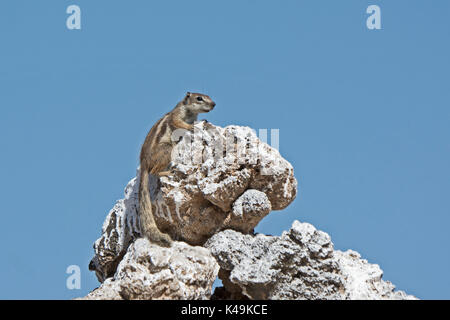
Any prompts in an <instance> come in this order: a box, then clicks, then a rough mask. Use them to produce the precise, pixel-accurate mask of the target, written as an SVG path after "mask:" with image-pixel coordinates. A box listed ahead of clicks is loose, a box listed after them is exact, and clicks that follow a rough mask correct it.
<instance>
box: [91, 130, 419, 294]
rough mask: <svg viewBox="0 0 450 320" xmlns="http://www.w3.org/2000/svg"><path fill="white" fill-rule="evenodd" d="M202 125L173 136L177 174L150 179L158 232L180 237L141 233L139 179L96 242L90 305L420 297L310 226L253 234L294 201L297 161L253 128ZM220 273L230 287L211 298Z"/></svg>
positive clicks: (131, 184) (128, 188) (112, 212)
mask: <svg viewBox="0 0 450 320" xmlns="http://www.w3.org/2000/svg"><path fill="white" fill-rule="evenodd" d="M195 128H196V130H194V131H193V132H184V133H183V134H182V135H180V137H176V139H177V141H179V142H178V143H177V145H176V146H175V148H174V151H173V153H172V163H171V165H172V168H171V172H172V174H171V175H169V176H167V177H162V178H156V177H153V176H152V177H151V178H150V181H149V183H150V193H151V198H152V206H153V212H154V215H155V220H156V223H157V225H158V228H159V229H160V230H161V231H163V232H166V233H168V234H170V235H171V237H172V239H174V240H176V241H175V242H174V244H173V245H172V247H170V248H163V247H159V246H157V245H155V244H151V243H150V242H149V241H148V240H146V239H143V238H141V237H140V236H141V234H140V226H139V219H138V215H137V212H138V211H137V210H138V196H137V191H138V190H137V189H138V186H139V183H140V182H139V180H138V179H137V178H134V179H132V180H131V181H130V182H129V183H128V185H127V187H126V188H125V198H124V199H122V200H119V201H118V202H117V203H116V205H115V206H114V207H113V209H112V210H111V211H110V212H109V214H108V215H107V217H106V220H105V222H104V224H103V228H102V234H101V237H100V238H99V239H97V241H95V243H94V257H93V259H92V260H91V263H90V265H89V269H90V270H93V271H95V272H96V275H97V278H98V280H99V281H100V282H101V283H102V284H101V286H100V287H99V288H97V289H95V290H94V291H92V292H91V293H90V294H89V295H88V296H86V297H85V298H84V299H188V300H189V299H209V298H212V299H412V298H414V297H412V296H408V295H406V294H405V293H403V292H401V291H395V290H394V289H395V287H394V286H393V285H392V284H391V283H389V282H386V281H383V280H382V279H381V277H382V271H381V269H380V268H379V267H378V266H377V265H372V264H369V263H368V262H367V261H366V260H362V259H360V256H359V254H358V253H356V252H354V251H347V252H341V251H335V250H334V248H333V243H332V242H331V239H330V237H329V236H328V234H326V233H325V232H322V231H318V230H316V229H315V228H314V227H313V226H312V225H310V224H308V223H300V222H298V221H295V222H294V223H293V225H292V228H291V229H290V230H289V231H286V232H284V233H283V234H282V235H281V236H267V235H263V234H256V235H255V234H254V231H253V229H254V228H255V227H256V225H257V224H258V223H259V221H261V219H263V218H264V217H265V216H266V215H267V214H269V212H270V211H271V210H281V209H283V208H285V207H286V206H288V205H289V204H290V203H291V202H292V201H293V200H294V199H295V197H296V194H297V181H296V179H295V177H294V171H293V168H292V166H291V164H290V163H289V162H287V161H286V160H285V159H283V158H282V157H281V156H280V154H279V153H278V151H277V150H275V149H273V148H271V147H270V146H269V145H267V144H266V143H264V142H262V141H261V140H259V139H258V137H257V136H256V134H255V132H254V131H253V130H251V129H250V128H247V127H238V126H228V127H226V128H220V127H216V126H213V125H211V124H209V123H206V122H200V123H197V124H196V125H195ZM137 176H139V174H138V175H137ZM217 276H218V277H219V278H220V279H221V280H222V284H223V286H222V287H218V288H216V289H215V292H214V294H213V295H212V296H211V292H212V286H213V282H214V280H215V279H216V277H217Z"/></svg>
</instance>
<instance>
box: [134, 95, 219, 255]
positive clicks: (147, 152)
mask: <svg viewBox="0 0 450 320" xmlns="http://www.w3.org/2000/svg"><path fill="white" fill-rule="evenodd" d="M215 105H216V104H215V102H214V101H212V100H211V98H210V97H209V96H207V95H204V94H200V93H190V92H188V93H187V94H186V96H185V97H184V99H183V100H182V101H181V102H179V103H178V104H177V105H176V107H175V108H174V109H173V110H172V111H170V112H169V113H167V114H166V115H165V116H164V117H162V118H161V119H159V121H158V122H156V124H155V125H154V126H153V127H152V128H151V129H150V132H149V133H148V135H147V137H146V138H145V141H144V144H143V145H142V149H141V155H140V162H141V169H140V184H139V219H140V224H141V233H142V235H143V236H144V237H146V238H147V239H149V240H150V241H151V242H154V243H157V244H159V245H162V246H166V247H167V246H170V245H171V243H172V239H171V238H170V236H169V235H168V234H166V233H162V232H161V231H160V230H159V229H158V227H157V226H156V224H155V219H154V217H153V212H152V204H151V200H150V192H149V189H148V178H149V173H151V174H155V175H158V176H164V175H167V174H169V172H170V171H168V170H169V164H170V161H171V153H172V148H173V146H174V144H175V143H176V142H174V141H172V133H173V132H174V131H175V130H176V129H186V130H191V129H193V127H194V122H195V121H197V116H198V114H199V113H204V112H209V111H211V110H212V109H213V108H214V106H215Z"/></svg>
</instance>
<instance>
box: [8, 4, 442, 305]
mask: <svg viewBox="0 0 450 320" xmlns="http://www.w3.org/2000/svg"><path fill="white" fill-rule="evenodd" d="M71 4H77V5H79V6H80V7H81V11H82V29H81V30H72V31H71V30H68V29H67V28H66V18H67V17H68V15H67V14H66V8H67V7H68V6H69V5H71ZM371 4H377V5H379V6H380V7H381V13H382V30H374V31H370V30H368V29H367V28H366V18H367V17H368V15H367V14H366V8H367V6H368V5H371ZM449 12H450V2H449V1H448V0H434V1H426V0H421V1H411V0H396V1H386V0H384V1H381V0H371V1H364V0H341V1H336V0H329V1H319V0H308V1H299V0H295V1H294V0H292V1H274V0H271V1H261V0H258V1H256V0H254V1H248V0H246V1H244V0H239V1H209V0H205V1H196V0H194V1H144V0H140V1H138V0H136V1H125V0H122V1H106V0H96V1H88V0H71V1H66V0H52V1H50V0H45V1H34V0H29V1H23V0H14V1H13V0H3V1H1V3H0V58H1V59H0V106H1V116H0V150H1V153H2V157H1V159H0V161H1V162H0V164H1V165H0V180H1V183H0V197H1V203H2V205H1V211H2V212H1V219H2V222H1V224H0V228H1V229H0V249H1V258H0V259H1V263H0V283H1V285H0V298H12V299H16V298H25V299H29V298H32V299H35V298H40V299H48V298H56V299H67V298H73V297H77V296H82V295H85V294H86V293H87V292H89V291H90V290H92V289H93V288H95V287H96V286H97V285H98V282H97V280H96V278H95V275H94V274H93V273H91V272H89V271H88V269H87V266H88V263H89V260H90V259H91V257H92V255H93V250H92V244H93V242H94V241H95V239H97V238H98V237H99V235H100V231H101V226H102V223H103V220H104V218H105V216H106V214H107V213H108V211H109V210H110V209H111V208H112V206H113V205H114V203H115V201H116V200H117V199H120V198H122V197H123V189H124V187H125V185H126V183H127V182H128V181H129V180H130V179H131V178H132V177H133V176H134V174H135V169H136V167H137V165H138V154H139V149H140V145H141V143H142V142H143V140H144V138H145V135H146V133H147V131H148V130H149V129H150V127H151V126H152V125H153V123H154V122H155V121H156V120H157V119H158V118H159V117H160V116H161V115H163V114H164V113H165V112H167V111H168V110H169V109H171V108H172V107H173V106H174V105H175V104H176V103H177V102H178V101H179V100H180V99H181V98H182V97H183V95H184V93H185V92H186V91H188V90H189V91H194V92H195V91H200V92H205V93H207V94H209V95H211V97H213V98H214V99H215V100H216V102H217V107H216V109H215V110H214V111H213V112H211V113H210V114H208V115H207V116H206V118H207V119H208V120H210V121H211V122H213V123H215V124H217V125H221V126H226V125H229V124H238V125H246V126H250V127H252V128H255V129H259V128H268V129H271V128H273V129H280V152H281V154H282V155H283V156H284V157H285V158H286V159H288V160H289V161H290V162H291V163H292V164H293V166H294V169H295V174H296V177H297V179H298V180H299V186H300V192H299V195H298V197H297V199H296V200H295V201H294V203H292V205H291V206H289V207H288V208H287V209H286V210H284V211H279V212H273V213H272V214H270V215H269V216H268V217H267V218H266V219H265V220H263V221H262V222H261V224H260V225H259V226H258V228H257V231H259V232H262V233H268V234H274V235H279V234H280V233H281V232H282V230H286V229H288V228H289V227H290V225H291V223H292V221H293V220H295V219H298V220H300V221H302V222H310V223H312V224H314V225H315V226H316V227H317V228H319V229H321V230H324V231H326V232H328V233H329V234H330V235H331V237H332V240H333V242H334V244H335V247H336V248H337V249H343V250H346V249H354V250H357V251H359V252H360V253H361V254H362V255H363V257H364V258H366V259H368V260H369V261H370V262H372V263H377V264H379V265H380V266H381V268H382V269H383V270H384V271H385V277H384V278H385V279H387V280H390V281H392V282H393V283H394V284H395V285H397V287H398V288H399V289H402V290H406V291H407V292H408V293H411V294H414V295H417V296H418V297H420V298H428V299H430V298H437V299H443V298H446V299H449V298H450V290H449V287H450V272H449V271H450V250H449V244H450V232H449V227H450V196H449V191H450V166H449V164H450V139H449V138H450V126H449V120H450V88H449V75H450V41H449V39H450V23H449V18H448V16H449ZM72 264H76V265H79V266H80V267H81V269H82V288H81V290H68V289H67V288H66V278H67V276H68V275H67V274H66V273H65V272H66V268H67V266H69V265H72Z"/></svg>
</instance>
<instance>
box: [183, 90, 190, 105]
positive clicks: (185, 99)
mask: <svg viewBox="0 0 450 320" xmlns="http://www.w3.org/2000/svg"><path fill="white" fill-rule="evenodd" d="M190 96H191V93H190V92H187V93H186V97H184V99H183V104H187V103H188V99H189V97H190Z"/></svg>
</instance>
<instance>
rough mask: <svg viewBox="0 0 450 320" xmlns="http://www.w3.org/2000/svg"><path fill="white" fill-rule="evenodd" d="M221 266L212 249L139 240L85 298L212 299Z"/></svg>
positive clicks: (178, 243)
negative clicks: (162, 245)
mask: <svg viewBox="0 0 450 320" xmlns="http://www.w3.org/2000/svg"><path fill="white" fill-rule="evenodd" d="M218 270H219V266H218V265H217V262H216V260H215V259H214V258H213V257H212V256H211V254H210V253H209V251H208V250H207V249H205V248H202V247H193V246H190V245H188V244H186V243H183V242H175V243H174V244H173V246H172V247H170V248H163V247H159V246H157V245H155V244H151V243H150V242H149V241H148V240H146V239H142V238H141V239H138V240H136V241H135V242H134V243H133V244H132V245H130V247H129V248H128V250H127V252H126V254H125V255H124V257H123V259H122V261H121V262H120V263H119V265H118V267H117V271H116V273H115V274H114V276H113V277H111V278H108V279H106V280H105V281H104V282H103V284H102V285H101V286H100V287H99V288H97V289H95V290H94V291H92V292H91V293H90V294H88V295H87V296H86V297H84V298H83V299H87V300H119V299H127V300H128V299H145V300H149V299H170V300H174V299H176V300H179V299H183V300H193V299H209V297H210V295H211V290H212V285H213V283H214V280H215V279H216V277H217V273H218Z"/></svg>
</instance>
